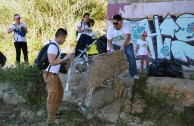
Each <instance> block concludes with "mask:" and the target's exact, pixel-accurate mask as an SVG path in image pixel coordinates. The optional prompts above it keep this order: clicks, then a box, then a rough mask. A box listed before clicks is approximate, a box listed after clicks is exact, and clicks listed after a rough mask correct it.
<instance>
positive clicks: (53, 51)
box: [45, 40, 61, 73]
mask: <svg viewBox="0 0 194 126" xmlns="http://www.w3.org/2000/svg"><path fill="white" fill-rule="evenodd" d="M51 42H54V43H56V45H57V46H58V48H57V46H56V45H54V44H51V45H49V47H48V50H47V55H48V54H55V55H57V54H58V51H60V52H61V48H60V46H59V45H58V43H57V42H56V40H52V41H51ZM58 49H59V50H58ZM60 52H59V56H58V57H57V59H59V58H60V57H61V53H60ZM60 66H61V65H60V64H58V65H55V66H51V67H50V65H49V66H48V67H47V68H46V70H45V71H49V72H52V73H59V69H60ZM49 67H50V70H49Z"/></svg>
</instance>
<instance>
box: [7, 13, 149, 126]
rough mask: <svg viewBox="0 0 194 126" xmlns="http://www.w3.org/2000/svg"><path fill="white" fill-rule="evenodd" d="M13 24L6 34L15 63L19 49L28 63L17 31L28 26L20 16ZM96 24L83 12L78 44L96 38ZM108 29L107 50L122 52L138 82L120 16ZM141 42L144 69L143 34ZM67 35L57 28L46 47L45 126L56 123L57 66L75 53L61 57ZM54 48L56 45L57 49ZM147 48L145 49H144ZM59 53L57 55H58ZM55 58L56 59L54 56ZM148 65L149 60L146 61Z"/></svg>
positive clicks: (61, 90) (59, 93)
mask: <svg viewBox="0 0 194 126" xmlns="http://www.w3.org/2000/svg"><path fill="white" fill-rule="evenodd" d="M14 21H15V22H14V23H13V24H12V25H11V26H10V28H9V29H8V33H11V32H14V45H15V49H16V61H17V62H20V55H21V50H22V51H23V53H24V61H25V62H28V53H27V42H26V37H25V36H21V35H20V34H18V32H16V31H17V30H19V29H20V28H23V29H24V30H25V32H26V33H27V27H26V25H25V23H23V22H20V15H19V14H16V15H14ZM94 24H95V21H94V20H93V19H90V15H89V13H85V14H84V15H83V19H82V20H81V21H80V22H79V23H78V25H77V39H76V40H77V42H78V41H79V40H80V37H81V36H82V35H87V36H91V37H95V36H96V33H95V32H94V31H93V29H92V27H93V25H94ZM112 24H113V25H111V26H109V27H108V30H107V40H108V47H109V48H110V52H113V51H115V50H124V53H125V55H126V58H127V62H128V63H129V73H130V75H131V77H133V78H135V79H139V76H138V72H137V65H136V60H135V55H134V49H133V44H132V43H131V32H130V27H129V25H128V24H126V23H124V22H123V20H122V17H121V15H114V16H113V19H112ZM141 35H142V39H141V40H140V41H138V43H137V44H138V46H137V48H136V51H137V50H140V51H139V52H141V55H140V58H141V67H142V68H143V60H144V59H146V60H147V59H148V57H147V54H148V52H150V51H149V49H148V42H147V41H146V39H145V38H146V36H147V33H146V32H143V33H142V34H141ZM66 36H67V31H66V30H65V29H63V28H59V29H58V30H57V31H56V33H55V38H54V39H53V40H51V42H53V43H55V44H52V45H50V46H49V47H48V50H47V56H48V60H49V64H50V65H49V66H48V68H46V69H45V70H44V71H43V78H44V81H45V83H46V87H47V92H48V96H47V114H48V119H47V125H50V124H52V123H58V122H57V119H56V115H57V114H58V113H57V111H58V108H59V106H60V103H61V102H62V99H63V94H64V88H63V86H62V83H61V80H60V78H59V76H58V73H59V69H60V64H61V63H64V62H67V61H68V60H69V59H70V58H71V57H72V58H73V57H74V56H75V55H74V53H71V54H68V55H66V56H65V57H64V58H63V59H61V58H60V55H61V52H60V50H61V48H60V45H62V44H63V43H64V42H65V39H66ZM56 45H57V46H56ZM147 49H148V50H147ZM58 50H59V55H57V54H58ZM57 56H58V57H57ZM146 63H147V64H146V65H147V66H148V64H149V63H148V61H147V62H146Z"/></svg>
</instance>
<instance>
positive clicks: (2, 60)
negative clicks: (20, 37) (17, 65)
mask: <svg viewBox="0 0 194 126" xmlns="http://www.w3.org/2000/svg"><path fill="white" fill-rule="evenodd" d="M6 59H7V58H6V57H5V56H4V55H3V53H2V52H1V51H0V66H2V67H3V66H4V65H5V63H6Z"/></svg>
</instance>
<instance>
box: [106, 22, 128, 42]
mask: <svg viewBox="0 0 194 126" xmlns="http://www.w3.org/2000/svg"><path fill="white" fill-rule="evenodd" d="M126 34H131V31H130V27H129V25H128V24H127V23H123V25H122V27H121V29H120V30H116V29H115V28H114V26H113V25H112V26H109V28H108V31H107V39H108V40H112V43H113V44H115V45H118V46H122V45H123V43H124V42H125V35H126Z"/></svg>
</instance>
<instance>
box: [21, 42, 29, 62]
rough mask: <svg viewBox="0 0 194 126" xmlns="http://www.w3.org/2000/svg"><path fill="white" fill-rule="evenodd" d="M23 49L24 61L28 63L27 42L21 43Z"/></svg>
mask: <svg viewBox="0 0 194 126" xmlns="http://www.w3.org/2000/svg"><path fill="white" fill-rule="evenodd" d="M21 48H22V51H23V55H24V61H25V62H28V47H27V42H21Z"/></svg>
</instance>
